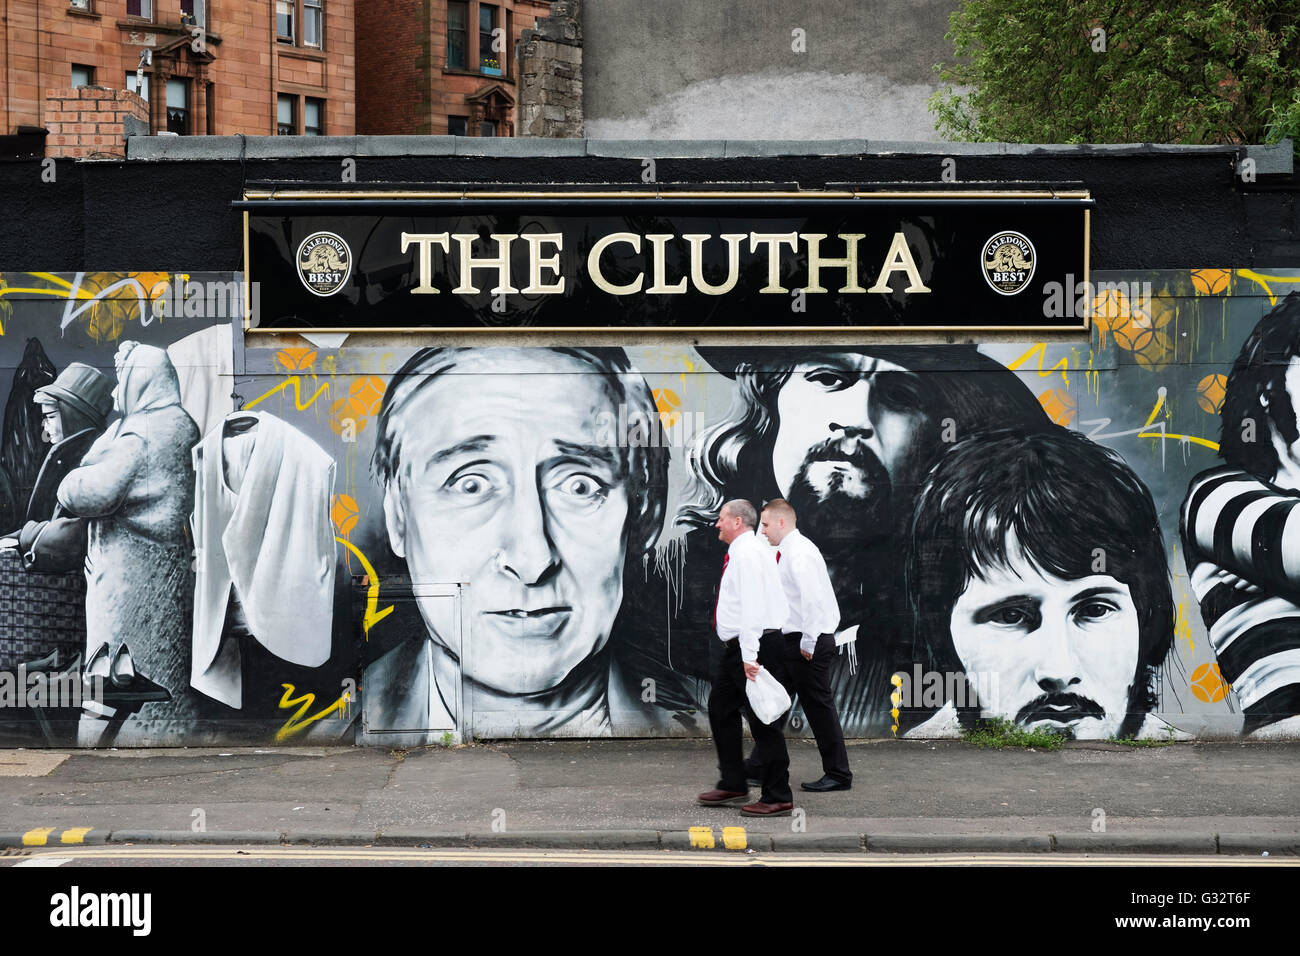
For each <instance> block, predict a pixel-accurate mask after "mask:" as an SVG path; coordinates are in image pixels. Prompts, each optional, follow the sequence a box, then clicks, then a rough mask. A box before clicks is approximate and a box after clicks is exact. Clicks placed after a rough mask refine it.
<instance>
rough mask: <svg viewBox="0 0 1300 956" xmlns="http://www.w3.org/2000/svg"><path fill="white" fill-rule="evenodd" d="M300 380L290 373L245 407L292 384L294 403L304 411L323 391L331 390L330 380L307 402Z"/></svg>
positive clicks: (249, 406)
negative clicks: (303, 396) (303, 397)
mask: <svg viewBox="0 0 1300 956" xmlns="http://www.w3.org/2000/svg"><path fill="white" fill-rule="evenodd" d="M299 381H300V379H299V377H298V376H297V375H290V376H289V377H288V378H287V379H285V380H284V381H283V382H281V383H280V384H279V385H277V386H275V388H273V389H271V390H270V391H269V392H266V393H264V394H262V395H259V396H257V398H255V399H253V400H252V401H251V402H249V403H248V404H246V405H245V406H244V407H245V408H252V407H253V406H254V405H256V404H257V403H258V402H260V401H263V400H264V399H268V398H270V397H271V396H272V395H274V394H275V393H276V392H282V391H284V390H285V389H286V388H288V387H289V386H291V385H292V386H293V403H294V404H295V405H297V406H298V411H300V412H303V411H306V410H307V409H309V408H311V406H312V404H313V403H314V402H315V401H316V399H318V398H320V396H321V392H328V391H329V387H330V383H329V382H326V383H325V384H323V385H322V386H321V387H320V388H318V389H316V391H315V392H314V393H313V394H312V397H311V398H309V399H307V401H306V402H303V400H302V389H301V387H300V386H299V384H298V383H299Z"/></svg>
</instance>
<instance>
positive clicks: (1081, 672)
mask: <svg viewBox="0 0 1300 956" xmlns="http://www.w3.org/2000/svg"><path fill="white" fill-rule="evenodd" d="M1011 544H1012V545H1014V546H1013V547H1011V548H1010V549H1009V551H1008V553H1009V554H1010V555H1011V561H1010V564H1009V566H1008V567H995V568H989V569H986V570H985V572H984V575H983V577H976V578H973V579H971V581H970V582H969V583H968V584H967V585H966V590H965V591H964V592H962V594H961V595H960V597H958V599H957V602H956V604H954V605H953V609H952V619H951V625H950V629H951V634H952V643H953V647H954V649H955V650H956V651H957V656H958V657H959V658H960V660H961V663H962V669H963V670H964V671H965V673H966V674H967V676H968V678H970V679H971V686H973V687H974V686H978V687H980V688H982V689H983V690H982V692H983V693H985V694H986V696H996V701H986V700H983V699H981V701H980V703H981V706H982V708H983V709H984V710H985V711H992V712H994V713H997V714H998V715H999V716H1002V717H1005V718H1007V719H1008V720H1012V721H1014V722H1015V723H1017V724H1020V725H1021V726H1023V727H1045V728H1054V729H1058V730H1060V729H1064V730H1067V731H1068V732H1069V733H1070V734H1071V735H1072V736H1074V737H1079V738H1099V737H1100V738H1107V737H1112V736H1114V735H1115V733H1116V732H1117V731H1118V730H1119V727H1120V724H1121V723H1122V722H1123V720H1124V717H1125V714H1126V713H1127V710H1128V700H1129V689H1130V686H1131V685H1132V683H1133V680H1134V675H1135V674H1136V672H1137V662H1138V641H1139V622H1138V614H1137V608H1136V607H1135V606H1134V604H1133V596H1132V594H1131V592H1130V591H1129V587H1128V585H1127V584H1124V583H1122V582H1120V581H1118V580H1116V579H1115V578H1113V577H1111V576H1110V575H1106V574H1094V575H1091V576H1089V577H1084V578H1069V579H1067V578H1059V577H1056V576H1055V575H1053V574H1050V573H1047V572H1045V571H1041V570H1039V569H1038V568H1036V567H1035V566H1033V564H1031V563H1030V562H1029V561H1028V560H1026V558H1025V556H1024V554H1023V552H1022V551H1021V550H1020V548H1019V546H1018V545H1015V542H1014V541H1013V542H1011ZM990 689H992V691H993V692H994V693H989V690H990Z"/></svg>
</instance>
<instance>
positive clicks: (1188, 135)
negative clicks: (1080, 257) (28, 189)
mask: <svg viewBox="0 0 1300 956" xmlns="http://www.w3.org/2000/svg"><path fill="white" fill-rule="evenodd" d="M947 38H948V39H949V40H951V41H952V43H953V46H954V51H953V52H954V56H955V62H954V63H950V64H949V63H944V64H940V65H938V66H936V67H935V69H936V70H937V71H938V73H939V76H940V79H941V80H942V81H943V83H945V84H946V88H944V89H941V90H939V91H938V92H936V93H935V94H934V95H933V96H932V97H931V98H930V109H931V111H932V112H933V113H934V115H935V117H936V120H937V123H936V127H937V129H938V130H939V132H940V133H942V134H943V135H945V136H947V137H949V138H951V139H956V140H969V141H979V142H997V141H1003V142H1021V143H1134V142H1154V143H1260V142H1277V141H1278V140H1280V139H1282V138H1283V137H1285V136H1291V137H1293V140H1295V139H1300V137H1298V135H1297V134H1300V3H1298V2H1297V0H1208V2H1207V0H1130V2H1123V0H1120V2H1101V0H1066V2H1064V3H1063V2H1061V0H966V2H964V3H963V4H962V6H961V8H960V9H958V10H957V11H956V12H955V13H953V14H952V16H951V17H950V19H949V32H948V34H947Z"/></svg>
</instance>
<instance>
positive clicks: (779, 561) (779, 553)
mask: <svg viewBox="0 0 1300 956" xmlns="http://www.w3.org/2000/svg"><path fill="white" fill-rule="evenodd" d="M776 563H777V564H780V563H781V552H780V551H778V552H777V553H776Z"/></svg>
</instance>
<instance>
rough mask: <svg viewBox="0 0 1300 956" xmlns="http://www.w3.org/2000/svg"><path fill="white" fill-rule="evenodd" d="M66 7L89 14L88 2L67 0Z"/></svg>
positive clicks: (85, 0) (84, 0)
mask: <svg viewBox="0 0 1300 956" xmlns="http://www.w3.org/2000/svg"><path fill="white" fill-rule="evenodd" d="M68 6H69V7H71V8H72V9H73V10H85V11H86V12H87V13H89V12H90V0H68Z"/></svg>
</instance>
